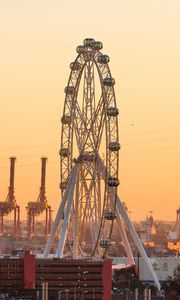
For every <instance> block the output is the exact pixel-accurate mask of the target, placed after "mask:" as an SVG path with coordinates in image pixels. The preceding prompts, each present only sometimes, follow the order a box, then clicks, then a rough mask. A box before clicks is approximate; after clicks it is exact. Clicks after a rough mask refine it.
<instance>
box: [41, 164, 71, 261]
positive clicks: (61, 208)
mask: <svg viewBox="0 0 180 300" xmlns="http://www.w3.org/2000/svg"><path fill="white" fill-rule="evenodd" d="M76 169H77V166H76V165H75V166H74V168H73V169H72V172H71V176H70V178H69V180H68V184H67V187H66V190H65V193H64V196H63V198H62V201H61V204H60V206H59V209H58V212H57V214H56V218H55V220H54V223H53V226H52V229H51V232H50V235H49V238H48V240H47V243H46V246H45V249H44V253H43V258H47V256H48V254H49V252H50V250H51V247H52V243H53V241H54V238H55V234H56V230H57V228H58V225H59V222H60V220H61V218H62V216H63V212H64V206H65V203H66V200H67V197H68V194H69V189H70V187H71V184H72V178H73V174H74V172H75V171H76Z"/></svg>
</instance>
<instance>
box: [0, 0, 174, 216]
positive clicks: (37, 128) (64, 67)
mask: <svg viewBox="0 0 180 300" xmlns="http://www.w3.org/2000/svg"><path fill="white" fill-rule="evenodd" d="M102 4H105V3H104V2H102V1H100V2H98V3H96V2H95V1H92V2H91V4H90V3H84V2H83V1H78V2H76V3H75V2H73V1H69V2H67V3H63V4H62V3H59V1H45V2H44V1H37V2H36V3H35V2H32V1H27V2H24V1H2V2H1V3H0V35H1V43H2V47H1V51H2V52H1V59H0V81H1V88H0V98H1V101H0V134H1V148H0V201H4V200H5V198H6V195H7V192H8V186H9V157H10V156H16V157H17V162H16V170H15V196H16V200H17V203H18V204H19V205H20V206H21V211H22V219H25V216H26V210H25V207H26V205H27V202H28V201H35V200H36V198H37V196H38V192H39V186H40V158H41V157H42V156H46V157H48V163H47V185H46V191H47V198H48V201H49V203H50V205H51V206H52V208H53V210H54V211H56V210H57V208H58V205H59V201H60V191H59V174H60V173H59V155H58V151H59V147H60V126H61V124H60V117H61V115H62V110H63V105H64V98H65V95H64V87H65V86H66V85H67V81H68V76H69V72H70V70H69V64H70V63H71V62H72V61H73V60H74V59H75V57H76V51H75V47H76V45H77V42H78V43H79V44H81V43H82V41H83V39H84V38H86V37H93V38H95V39H98V40H100V41H102V43H103V45H104V48H103V53H106V54H108V55H109V56H110V67H111V71H112V75H113V77H114V78H115V80H116V85H115V92H116V98H117V106H118V108H119V111H120V118H119V130H120V143H121V151H120V172H119V179H120V186H119V190H118V194H119V195H120V198H121V199H122V201H125V202H126V204H127V206H128V209H129V210H130V211H132V212H133V217H132V218H133V219H134V220H139V219H143V218H144V216H145V215H146V214H147V212H148V211H149V210H153V211H154V217H155V218H156V219H164V220H175V219H176V209H177V208H178V207H179V204H180V202H179V187H178V180H179V172H180V171H179V170H180V162H179V148H180V143H179V139H180V121H179V113H178V112H179V111H178V110H179V108H180V105H179V98H180V97H179V96H180V86H179V85H178V84H179V81H178V79H179V75H180V58H179V50H180V43H179V40H178V34H179V28H180V27H179V26H180V20H179V12H180V3H179V2H178V1H174V2H173V4H172V2H171V3H170V1H160V0H158V1H152V2H151V3H148V2H144V1H138V2H136V3H134V2H133V1H126V3H123V1H114V5H112V6H111V7H109V6H108V7H105V8H104V9H103V12H102V10H101V7H102ZM87 12H88V15H90V17H89V18H88V17H87Z"/></svg>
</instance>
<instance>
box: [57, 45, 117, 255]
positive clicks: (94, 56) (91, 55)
mask: <svg viewBox="0 0 180 300" xmlns="http://www.w3.org/2000/svg"><path fill="white" fill-rule="evenodd" d="M84 53H85V55H88V56H89V58H90V59H91V61H92V62H93V63H94V64H95V66H96V69H97V72H98V75H99V80H100V85H101V90H102V94H104V97H103V101H104V100H107V92H106V89H105V86H104V84H103V80H104V78H103V75H102V73H101V72H100V68H99V65H98V62H97V58H98V56H99V55H103V54H102V53H101V52H100V51H98V52H97V51H91V50H89V49H86V50H85V51H84V52H82V53H80V54H79V55H78V56H77V57H76V59H75V61H74V62H73V63H74V64H76V63H79V60H82V61H83V60H84V63H83V66H81V70H80V72H79V75H78V77H77V78H76V86H75V87H74V93H75V91H76V95H75V94H74V95H73V97H74V99H75V100H76V99H77V95H78V91H79V85H80V82H81V78H82V74H83V70H84V68H85V65H86V63H87V62H86V61H85V59H84V56H83V55H84ZM106 67H107V73H108V74H109V77H111V72H110V68H109V66H108V64H106ZM74 73H75V72H74V70H71V72H70V75H69V79H68V85H67V87H71V85H70V83H71V81H72V77H73V76H74ZM105 78H107V77H105ZM112 91H113V93H112V94H113V103H114V107H115V108H117V106H116V98H115V92H114V87H112ZM67 100H68V95H67V94H66V96H65V102H64V109H63V116H64V115H65V112H66V106H67ZM107 107H108V103H107V101H106V108H107ZM69 112H70V117H71V118H72V106H71V108H69ZM109 122H110V121H109ZM115 123H116V137H117V142H118V120H117V116H116V122H115ZM105 125H106V124H105ZM105 127H106V167H107V165H108V162H107V157H108V156H109V152H110V150H109V147H108V141H109V140H110V137H109V140H108V138H107V135H108V133H107V130H108V129H107V126H105ZM109 127H110V126H109ZM74 130H75V129H74V128H71V129H70V130H69V136H68V140H69V143H68V147H69V146H70V148H71V149H70V152H71V155H69V161H68V166H69V170H68V172H69V173H70V172H71V170H72V154H73V132H74ZM63 134H64V126H63V123H62V130H61V149H62V141H63ZM109 136H110V135H109ZM62 160H63V158H62V157H61V184H62V183H63V182H62V180H63V173H62ZM118 163H119V156H118V155H117V162H116V173H117V174H118ZM117 178H118V176H117ZM106 185H107V180H106ZM106 189H107V187H106ZM103 203H104V202H103ZM103 213H104V209H103ZM104 220H105V218H104ZM102 221H103V215H102V218H101V224H102ZM112 225H113V222H112ZM111 229H112V226H111ZM110 231H112V230H110ZM98 242H99V239H98V240H97V241H96V246H95V248H96V247H97V244H98ZM94 252H95V249H94V250H93V251H92V253H94ZM104 252H105V251H104Z"/></svg>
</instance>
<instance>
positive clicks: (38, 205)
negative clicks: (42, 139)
mask: <svg viewBox="0 0 180 300" xmlns="http://www.w3.org/2000/svg"><path fill="white" fill-rule="evenodd" d="M46 162H47V158H46V157H42V158H41V186H40V192H39V195H38V198H37V200H36V201H35V202H33V201H30V202H28V206H27V211H28V238H32V237H34V235H35V216H38V215H40V214H42V213H43V212H44V211H45V213H46V224H45V237H46V238H47V236H48V234H49V232H50V228H51V206H49V205H48V202H47V199H46V188H45V187H46Z"/></svg>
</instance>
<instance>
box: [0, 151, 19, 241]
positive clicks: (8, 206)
mask: <svg viewBox="0 0 180 300" xmlns="http://www.w3.org/2000/svg"><path fill="white" fill-rule="evenodd" d="M15 161H16V157H10V184H9V190H8V194H7V197H6V200H5V201H1V202H0V234H1V235H3V234H4V216H6V215H9V214H10V213H11V212H14V234H15V235H19V229H20V207H19V205H17V203H16V199H15V195H14V175H15Z"/></svg>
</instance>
